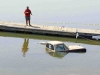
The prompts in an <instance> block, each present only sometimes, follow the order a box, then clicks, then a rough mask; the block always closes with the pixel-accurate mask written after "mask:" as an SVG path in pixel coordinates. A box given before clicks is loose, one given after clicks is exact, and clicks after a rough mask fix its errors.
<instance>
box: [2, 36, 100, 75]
mask: <svg viewBox="0 0 100 75" xmlns="http://www.w3.org/2000/svg"><path fill="white" fill-rule="evenodd" d="M41 41H45V42H47V41H49V40H39V39H34V38H16V37H4V36H0V60H1V62H0V75H100V46H99V45H89V44H81V43H72V42H65V44H67V45H72V44H80V45H81V46H83V47H85V48H86V49H87V52H86V53H49V52H48V51H47V50H45V46H44V45H41V44H39V42H41Z"/></svg>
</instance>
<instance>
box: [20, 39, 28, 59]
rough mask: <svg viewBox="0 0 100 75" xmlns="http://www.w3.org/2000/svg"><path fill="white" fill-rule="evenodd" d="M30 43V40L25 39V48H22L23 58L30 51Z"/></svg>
mask: <svg viewBox="0 0 100 75" xmlns="http://www.w3.org/2000/svg"><path fill="white" fill-rule="evenodd" d="M28 43H29V39H28V38H25V39H24V43H23V47H22V52H23V57H25V55H26V52H27V51H28Z"/></svg>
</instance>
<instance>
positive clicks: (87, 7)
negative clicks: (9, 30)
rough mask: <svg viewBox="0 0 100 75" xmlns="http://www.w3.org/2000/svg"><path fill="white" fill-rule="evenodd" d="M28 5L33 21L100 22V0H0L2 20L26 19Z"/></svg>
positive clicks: (18, 20) (16, 20)
mask: <svg viewBox="0 0 100 75" xmlns="http://www.w3.org/2000/svg"><path fill="white" fill-rule="evenodd" d="M26 6H29V7H30V9H31V11H32V13H33V15H32V16H31V20H32V22H67V23H95V24H99V23H100V21H99V20H100V0H82V1H81V0H27V1H25V0H9V1H7V0H0V8H1V12H0V15H1V17H0V20H5V21H15V22H22V21H24V20H25V19H24V13H23V12H24V10H25V9H26Z"/></svg>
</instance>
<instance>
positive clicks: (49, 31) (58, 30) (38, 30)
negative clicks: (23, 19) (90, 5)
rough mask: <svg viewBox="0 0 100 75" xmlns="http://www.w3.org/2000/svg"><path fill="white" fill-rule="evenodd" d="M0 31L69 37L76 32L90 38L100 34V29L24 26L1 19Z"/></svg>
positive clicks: (74, 35)
mask: <svg viewBox="0 0 100 75" xmlns="http://www.w3.org/2000/svg"><path fill="white" fill-rule="evenodd" d="M0 31H7V32H19V33H31V34H44V35H57V36H69V37H76V32H78V33H79V36H82V37H87V38H90V39H91V38H92V37H93V36H100V30H93V29H80V28H67V27H64V26H46V25H36V24H32V26H26V25H25V24H23V23H14V22H3V21H0Z"/></svg>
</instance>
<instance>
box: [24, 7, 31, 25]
mask: <svg viewBox="0 0 100 75" xmlns="http://www.w3.org/2000/svg"><path fill="white" fill-rule="evenodd" d="M24 14H25V20H26V26H28V24H29V26H31V24H30V15H32V12H31V10H30V9H29V7H28V6H27V7H26V9H25V11H24Z"/></svg>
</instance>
